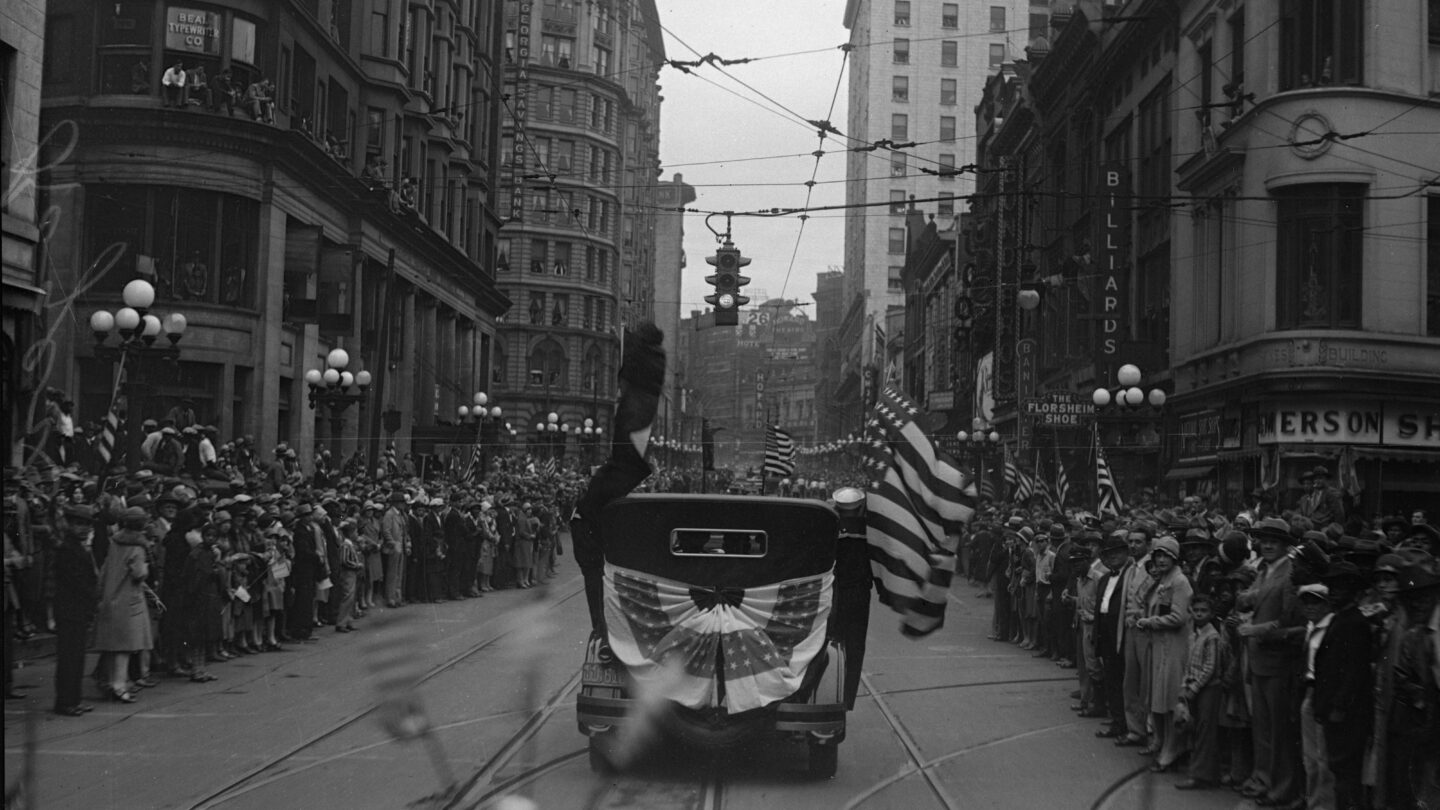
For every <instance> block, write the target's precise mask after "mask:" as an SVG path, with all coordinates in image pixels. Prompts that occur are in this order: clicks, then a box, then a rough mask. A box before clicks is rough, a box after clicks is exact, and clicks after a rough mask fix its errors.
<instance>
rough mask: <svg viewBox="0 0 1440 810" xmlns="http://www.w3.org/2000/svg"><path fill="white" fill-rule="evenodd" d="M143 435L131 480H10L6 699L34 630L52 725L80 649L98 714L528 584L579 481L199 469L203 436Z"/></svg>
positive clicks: (11, 475) (287, 464)
mask: <svg viewBox="0 0 1440 810" xmlns="http://www.w3.org/2000/svg"><path fill="white" fill-rule="evenodd" d="M172 416H173V415H172ZM151 427H152V428H153V431H154V434H155V436H156V437H158V438H157V439H156V441H155V442H148V439H147V442H148V443H147V444H146V445H143V446H142V448H141V455H142V457H143V458H142V459H141V461H140V463H138V464H137V465H136V468H135V469H126V468H125V467H123V466H118V465H117V466H111V467H110V468H108V469H106V471H105V472H104V474H101V475H91V474H87V473H86V472H84V471H83V470H82V468H81V467H80V465H78V464H72V465H68V466H59V465H50V466H46V467H44V468H30V469H26V470H21V469H15V468H12V469H10V470H7V475H6V481H5V498H4V535H5V548H4V554H5V590H6V602H5V619H6V621H5V636H6V683H5V691H6V695H7V699H11V698H17V697H20V696H21V695H19V693H17V691H16V690H15V689H14V685H13V682H12V678H11V674H12V668H13V666H14V663H13V662H14V655H13V654H12V653H13V650H12V649H11V647H12V644H13V642H14V641H15V640H16V639H19V640H26V639H28V638H30V637H32V636H34V635H36V634H37V633H47V632H48V633H53V634H54V636H55V650H56V673H55V692H56V695H55V703H54V706H53V711H54V712H55V713H57V714H60V715H65V716H79V715H81V714H83V713H85V712H86V711H88V710H90V709H91V708H93V707H92V706H90V705H89V704H88V703H87V702H86V701H85V699H84V695H83V692H84V681H85V672H86V669H87V666H86V661H87V654H88V653H89V652H95V653H98V656H97V657H96V658H95V661H94V666H93V669H92V670H91V672H92V675H93V677H94V680H95V684H96V686H97V687H98V689H99V694H100V695H101V697H103V698H105V699H110V700H116V701H120V702H122V703H132V702H134V701H136V700H137V699H138V697H137V696H138V695H139V693H140V692H141V690H143V689H148V688H153V687H155V686H158V685H159V684H160V683H161V679H160V676H162V675H168V676H171V677H174V678H180V679H188V680H189V681H194V682H202V683H203V682H207V681H211V680H214V679H215V678H216V677H217V676H216V674H215V673H213V672H212V671H211V669H212V665H214V664H218V663H221V662H224V661H227V660H230V659H232V658H235V657H237V656H247V655H255V654H263V653H270V652H280V651H284V650H285V649H287V645H295V644H302V643H307V642H314V641H316V640H317V639H318V638H319V635H318V631H319V630H320V629H321V628H328V629H331V630H333V632H335V633H348V632H351V631H352V630H355V629H356V627H357V624H356V622H357V620H358V619H361V618H363V617H364V616H365V615H366V612H367V611H370V610H375V609H380V608H382V607H383V608H387V609H394V608H403V607H404V606H406V605H410V604H415V603H427V602H443V601H447V600H458V599H475V598H480V597H483V596H484V595H485V594H486V593H487V592H490V591H492V590H495V589H498V588H529V587H532V586H535V585H538V584H540V583H542V582H544V581H545V580H547V579H548V578H550V577H552V576H554V574H555V570H556V566H557V564H558V562H559V558H560V557H561V556H562V555H563V554H564V553H565V548H564V542H563V532H564V531H565V527H566V525H567V521H568V519H569V515H570V512H571V509H572V504H573V501H574V499H575V497H576V496H577V494H578V493H579V491H580V490H581V489H582V488H583V486H584V485H585V482H586V480H587V479H588V470H581V469H580V468H579V467H580V465H576V464H571V465H566V464H564V463H561V464H547V463H540V462H537V461H536V460H535V459H533V458H530V457H528V456H523V455H520V456H508V457H500V458H497V459H494V460H492V462H491V463H489V464H487V465H486V467H487V469H486V470H484V471H483V472H481V471H476V470H468V471H464V472H465V474H463V475H462V474H458V473H460V472H461V471H459V470H457V469H454V468H447V467H444V466H441V465H435V468H434V471H433V473H432V474H431V475H430V476H428V477H426V478H422V477H420V476H418V475H416V474H415V469H414V465H413V463H412V460H411V459H401V460H398V461H397V460H396V459H395V458H394V454H393V453H387V454H386V455H387V460H386V463H385V465H384V469H385V470H386V471H387V474H385V475H380V476H377V477H374V478H371V477H369V476H367V475H366V474H365V473H364V470H363V464H347V465H341V466H342V468H343V467H349V468H350V470H351V472H350V473H349V474H346V473H345V472H344V471H343V469H331V468H330V466H329V465H328V459H327V455H328V454H324V453H321V454H319V455H318V459H319V462H318V463H317V468H316V470H315V471H314V472H313V473H312V474H310V475H304V474H302V473H301V472H300V471H299V469H298V467H297V466H296V465H295V464H294V458H295V453H294V451H293V449H291V448H289V447H287V446H285V445H284V444H281V445H280V446H278V447H276V448H275V449H274V450H273V457H274V460H273V461H270V460H261V458H260V454H259V453H254V452H251V450H252V449H253V443H251V446H250V447H247V445H246V441H245V440H244V439H240V440H237V441H234V442H230V443H227V444H224V445H221V446H220V447H219V448H218V449H217V448H215V447H213V445H212V446H211V447H210V448H209V450H208V452H207V454H206V456H207V458H206V460H205V461H203V462H201V461H199V455H198V454H195V453H189V452H187V448H189V447H192V446H193V445H195V444H198V443H199V442H198V440H197V437H199V438H204V437H206V436H208V435H209V429H208V428H205V427H204V426H190V425H187V426H186V427H185V428H184V429H183V430H177V429H176V428H175V425H174V420H173V419H171V418H167V419H166V420H164V422H163V423H154V424H153V425H152V426H151ZM206 441H207V442H208V439H207V440H206ZM172 443H173V444H174V445H175V447H173V448H172V447H170V445H171V444H172ZM192 461H193V462H194V464H191V463H190V462H192Z"/></svg>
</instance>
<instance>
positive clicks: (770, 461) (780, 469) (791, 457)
mask: <svg viewBox="0 0 1440 810" xmlns="http://www.w3.org/2000/svg"><path fill="white" fill-rule="evenodd" d="M765 474H766V475H778V476H780V477H781V478H788V477H790V476H792V475H794V474H795V440H794V439H792V438H791V437H790V434H789V433H788V432H787V431H785V430H782V429H780V428H779V427H777V426H775V425H771V424H768V423H767V424H766V425H765Z"/></svg>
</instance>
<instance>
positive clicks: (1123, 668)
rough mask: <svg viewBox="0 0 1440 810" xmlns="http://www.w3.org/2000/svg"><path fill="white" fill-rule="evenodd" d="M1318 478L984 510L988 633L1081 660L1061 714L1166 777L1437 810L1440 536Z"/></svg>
mask: <svg viewBox="0 0 1440 810" xmlns="http://www.w3.org/2000/svg"><path fill="white" fill-rule="evenodd" d="M1328 476H1329V471H1328V470H1326V469H1325V468H1323V467H1321V468H1318V469H1315V470H1313V471H1312V472H1311V473H1309V474H1307V475H1306V478H1307V479H1309V480H1311V481H1313V482H1314V483H1313V484H1312V489H1310V490H1309V491H1306V492H1304V493H1302V494H1301V496H1300V497H1299V500H1298V502H1296V503H1295V504H1293V505H1292V506H1291V508H1281V506H1280V505H1278V504H1277V503H1276V502H1275V499H1274V498H1273V497H1272V496H1271V494H1270V493H1266V492H1261V491H1257V492H1254V493H1252V499H1253V503H1252V505H1251V507H1250V508H1247V509H1245V510H1244V511H1241V512H1239V513H1232V514H1227V513H1225V512H1223V511H1221V510H1219V509H1215V508H1209V507H1208V506H1207V505H1206V504H1205V503H1204V502H1203V501H1201V500H1200V499H1199V498H1194V497H1192V498H1187V499H1185V501H1184V502H1183V503H1181V504H1179V505H1177V506H1175V507H1174V508H1160V507H1156V506H1153V505H1152V504H1150V503H1147V504H1146V505H1145V506H1144V507H1138V508H1134V509H1130V510H1125V512H1124V514H1121V515H1111V514H1107V515H1105V516H1104V517H1103V518H1100V517H1096V516H1094V515H1091V514H1089V513H1085V512H1079V511H1076V510H1065V511H1063V512H1061V511H1058V510H1053V509H1045V508H1035V509H1030V508H1015V509H1005V508H999V507H995V506H986V507H985V508H983V509H982V510H981V512H980V513H979V514H978V515H977V518H976V520H975V521H974V523H973V524H972V526H971V527H970V531H969V533H968V534H967V536H966V537H965V538H964V539H965V543H964V545H963V553H964V556H965V558H966V565H967V571H968V573H969V576H970V578H971V580H972V581H973V582H975V583H976V585H977V586H978V587H980V588H981V589H982V595H984V596H989V597H993V599H994V614H993V631H992V634H991V638H992V639H993V640H995V641H997V642H1005V643H1010V644H1015V645H1017V646H1019V647H1020V648H1021V649H1024V650H1030V651H1033V654H1034V655H1035V656H1037V657H1041V658H1047V659H1049V660H1052V661H1054V662H1055V663H1056V664H1057V665H1058V666H1061V667H1066V668H1074V669H1076V670H1077V678H1078V687H1079V688H1078V689H1077V690H1076V691H1075V692H1074V694H1073V699H1074V701H1075V702H1074V704H1073V705H1072V706H1071V707H1070V708H1071V709H1072V710H1073V711H1076V712H1078V713H1079V714H1080V716H1082V717H1088V718H1094V719H1096V720H1100V721H1103V724H1102V725H1101V727H1100V728H1099V729H1097V730H1096V732H1095V736H1096V737H1097V738H1100V740H1101V741H1103V742H1106V743H1113V744H1114V745H1117V746H1122V747H1133V748H1135V749H1136V750H1137V751H1138V752H1139V753H1140V754H1142V755H1144V756H1146V757H1148V758H1149V759H1150V765H1149V769H1150V770H1151V771H1154V772H1156V773H1166V772H1172V771H1174V772H1178V773H1182V774H1183V776H1184V778H1183V780H1182V781H1179V782H1178V783H1177V784H1175V787H1176V788H1178V789H1181V790H1222V789H1228V790H1233V791H1235V792H1237V793H1239V794H1241V795H1242V796H1244V797H1245V798H1247V799H1250V800H1252V801H1253V802H1254V803H1255V804H1256V805H1258V806H1261V807H1294V808H1302V807H1309V808H1338V810H1354V809H1356V808H1365V809H1366V810H1372V809H1373V810H1413V809H1414V808H1424V807H1440V689H1437V681H1440V566H1437V561H1436V557H1437V554H1440V530H1437V529H1436V527H1435V526H1434V525H1432V524H1431V523H1430V522H1429V519H1428V516H1427V515H1426V514H1425V512H1423V511H1414V512H1411V513H1409V514H1405V515H1399V514H1397V515H1387V516H1375V517H1372V518H1370V519H1365V518H1360V517H1357V516H1354V515H1350V516H1348V517H1347V516H1346V512H1345V504H1344V499H1342V498H1340V497H1339V496H1338V490H1335V489H1334V488H1333V487H1331V486H1329V483H1328Z"/></svg>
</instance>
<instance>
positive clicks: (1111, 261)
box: [1090, 163, 1130, 385]
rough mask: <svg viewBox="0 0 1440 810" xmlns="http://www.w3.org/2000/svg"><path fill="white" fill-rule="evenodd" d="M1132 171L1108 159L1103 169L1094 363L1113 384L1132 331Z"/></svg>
mask: <svg viewBox="0 0 1440 810" xmlns="http://www.w3.org/2000/svg"><path fill="white" fill-rule="evenodd" d="M1129 175H1130V172H1129V170H1128V169H1127V168H1126V167H1125V166H1124V164H1121V163H1107V164H1105V165H1104V166H1103V167H1101V169H1100V178H1101V180H1102V184H1103V191H1102V194H1103V198H1102V200H1103V202H1102V203H1101V214H1102V216H1103V217H1104V218H1103V220H1102V227H1101V232H1100V239H1101V246H1100V267H1099V270H1100V290H1099V293H1098V294H1097V295H1096V296H1095V309H1094V311H1092V312H1091V314H1090V317H1091V318H1092V319H1094V320H1096V321H1097V322H1098V323H1099V324H1100V335H1099V340H1097V341H1096V348H1095V367H1096V369H1097V371H1099V372H1100V373H1101V376H1102V381H1103V382H1105V383H1106V384H1107V385H1109V384H1114V377H1113V371H1114V369H1115V367H1116V365H1117V364H1118V363H1119V362H1120V354H1121V351H1122V348H1121V344H1122V342H1123V341H1124V340H1125V338H1126V335H1127V334H1128V333H1129V328H1128V326H1127V323H1126V320H1127V319H1126V312H1127V310H1128V308H1129V302H1130V279H1129V274H1128V273H1127V272H1126V269H1127V267H1126V249H1127V247H1128V246H1129V226H1130V201H1129V199H1128V197H1129V192H1128V189H1129V186H1130V176H1129Z"/></svg>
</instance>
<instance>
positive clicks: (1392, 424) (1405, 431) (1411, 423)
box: [1383, 403, 1440, 450]
mask: <svg viewBox="0 0 1440 810" xmlns="http://www.w3.org/2000/svg"><path fill="white" fill-rule="evenodd" d="M1384 431H1385V432H1384V434H1383V438H1384V443H1385V444H1396V445H1402V446H1405V447H1429V448H1432V449H1436V450H1440V406H1431V407H1429V408H1421V407H1416V406H1408V407H1407V406H1405V405H1403V404H1401V405H1393V404H1390V403H1386V404H1385V425H1384Z"/></svg>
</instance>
